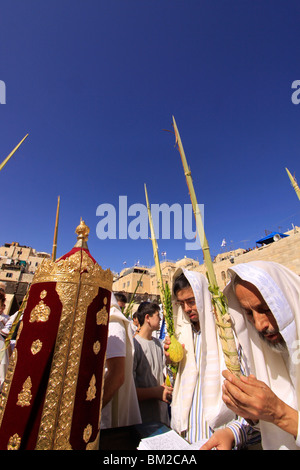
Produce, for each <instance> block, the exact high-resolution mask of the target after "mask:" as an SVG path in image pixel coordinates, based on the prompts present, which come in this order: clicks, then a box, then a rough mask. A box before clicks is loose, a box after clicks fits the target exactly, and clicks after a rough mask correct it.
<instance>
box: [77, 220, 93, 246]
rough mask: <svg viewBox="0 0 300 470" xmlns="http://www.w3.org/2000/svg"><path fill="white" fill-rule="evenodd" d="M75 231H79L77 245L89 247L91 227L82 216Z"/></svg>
mask: <svg viewBox="0 0 300 470" xmlns="http://www.w3.org/2000/svg"><path fill="white" fill-rule="evenodd" d="M75 233H77V243H76V245H75V247H80V248H87V247H88V246H87V240H88V236H89V233H90V229H89V227H88V226H87V225H86V224H85V222H84V220H82V217H80V224H79V225H78V226H77V227H76V230H75Z"/></svg>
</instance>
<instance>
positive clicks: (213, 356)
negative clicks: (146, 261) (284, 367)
mask: <svg viewBox="0 0 300 470" xmlns="http://www.w3.org/2000/svg"><path fill="white" fill-rule="evenodd" d="M181 273H183V274H184V275H185V277H186V278H187V280H188V281H189V283H190V285H191V287H192V289H193V292H194V296H195V300H196V306H197V311H198V314H199V323H200V329H201V359H200V368H201V374H200V375H201V393H202V397H203V398H202V406H203V412H204V417H205V420H206V421H207V423H208V424H209V425H210V426H211V427H212V428H216V427H219V426H221V425H223V424H225V423H227V422H228V421H230V420H231V419H233V417H234V415H233V413H232V412H231V411H229V410H228V409H226V406H225V405H224V403H223V401H222V398H221V396H222V393H221V387H222V381H223V378H222V375H221V373H222V370H224V369H225V368H226V367H225V362H224V359H223V353H222V350H221V346H220V343H219V340H218V335H217V332H216V326H215V320H214V313H213V309H212V303H211V295H210V293H209V290H208V282H207V279H206V277H205V276H204V275H203V274H201V273H199V272H194V271H188V270H186V269H183V268H179V269H178V270H177V271H176V272H175V274H174V278H173V282H174V281H175V279H176V278H177V277H178V276H179V275H180V274H181ZM175 302H176V298H175V296H174V295H173V314H174V323H175V332H176V335H177V337H178V340H179V342H180V343H182V344H184V346H185V351H186V354H185V357H184V359H183V360H182V361H181V362H180V365H179V370H178V374H177V377H176V381H175V386H174V391H173V397H172V414H171V417H172V422H171V427H172V428H173V429H175V430H176V431H177V432H179V433H181V432H183V431H185V430H186V429H187V426H188V416H189V412H190V409H191V404H192V399H193V393H194V389H195V386H196V383H197V378H198V374H199V371H198V369H197V366H196V360H195V354H194V342H193V333H192V328H191V322H190V319H189V317H188V316H187V315H186V314H185V313H184V311H183V309H182V308H181V307H179V306H178V305H176V303H175Z"/></svg>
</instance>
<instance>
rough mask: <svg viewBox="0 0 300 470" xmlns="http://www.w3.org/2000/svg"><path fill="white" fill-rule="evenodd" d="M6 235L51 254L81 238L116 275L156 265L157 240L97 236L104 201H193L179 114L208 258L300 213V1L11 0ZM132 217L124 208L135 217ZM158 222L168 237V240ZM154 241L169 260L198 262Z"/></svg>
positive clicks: (2, 117)
mask: <svg viewBox="0 0 300 470" xmlns="http://www.w3.org/2000/svg"><path fill="white" fill-rule="evenodd" d="M0 13H1V14H0V59H1V60H0V64H1V68H0V80H2V81H4V82H5V85H6V104H5V105H1V106H0V124H1V127H0V128H1V141H0V160H1V161H2V160H4V158H5V157H6V156H7V155H8V154H9V152H10V151H11V150H12V149H13V148H14V147H15V145H16V144H17V143H18V142H19V141H20V140H21V139H22V138H23V137H24V136H25V134H27V133H28V134H29V137H28V138H27V140H26V141H25V142H24V144H23V145H22V147H21V148H20V149H19V151H18V152H17V153H16V154H15V156H14V157H13V159H11V160H10V162H9V163H8V164H7V165H6V166H5V168H4V169H3V170H2V171H1V174H0V177H1V193H2V208H3V209H2V224H1V232H0V243H1V244H3V243H6V242H12V241H18V242H19V243H20V244H22V245H29V246H32V247H34V248H36V249H37V250H39V251H47V252H50V253H51V251H52V242H53V232H54V224H55V214H56V204H57V197H58V195H60V198H61V204H60V220H59V232H58V249H57V255H58V256H60V255H63V254H65V253H66V252H67V251H69V250H70V249H71V247H72V246H73V245H74V243H75V241H76V235H75V233H74V230H75V228H76V226H77V225H78V223H79V221H80V217H82V218H83V219H84V220H85V222H86V223H87V225H89V227H90V230H91V232H90V236H89V248H90V251H91V253H92V255H93V256H94V257H95V258H96V259H97V261H98V262H99V264H101V265H102V266H103V267H105V268H108V267H109V268H111V269H112V270H114V271H120V270H121V269H122V268H123V266H124V265H123V262H124V261H126V262H127V266H131V265H133V264H134V263H135V262H136V261H137V260H140V263H141V264H145V265H151V264H153V252H152V244H151V241H150V240H144V239H138V240H131V239H129V238H128V239H127V240H120V239H118V237H117V239H106V240H100V239H99V238H98V237H97V234H96V227H97V224H98V223H99V221H100V217H99V216H97V215H96V210H97V207H98V206H99V205H101V204H105V203H107V204H112V205H113V206H114V207H115V208H116V211H117V214H118V202H119V196H127V201H128V206H131V205H132V204H136V203H140V204H145V195H144V183H146V185H147V189H148V194H149V199H150V203H152V204H154V203H155V204H162V203H166V204H169V205H170V206H171V205H172V204H173V203H179V204H180V205H182V206H183V205H184V204H189V203H190V199H189V195H188V190H187V186H186V182H185V177H184V174H183V169H182V166H181V161H180V157H179V153H178V151H177V150H176V149H175V146H174V144H175V140H174V136H173V135H172V134H171V133H169V132H165V130H164V129H169V130H171V129H172V115H174V116H175V119H176V122H177V125H178V128H179V131H180V134H181V138H182V141H183V145H184V149H185V153H186V156H187V159H188V163H189V165H190V167H191V170H192V175H193V181H194V185H195V190H196V194H197V198H198V203H199V204H204V207H205V230H206V235H207V238H208V242H209V245H210V248H211V253H212V255H213V256H214V255H216V254H217V253H218V252H220V251H221V243H222V240H223V238H225V239H226V241H227V247H228V248H233V249H235V248H239V247H241V248H248V247H253V246H254V245H255V241H256V240H257V239H259V238H261V237H263V236H264V235H265V230H269V231H276V230H278V229H280V230H282V231H285V230H287V229H291V228H292V224H294V225H300V220H299V219H300V205H299V200H298V199H297V196H296V194H295V192H294V190H293V189H292V187H291V185H290V183H289V180H288V177H287V174H286V172H285V167H288V168H289V169H290V171H291V172H292V173H295V174H296V177H297V176H298V181H300V159H299V153H300V145H299V122H300V105H295V104H293V103H292V100H291V96H292V93H293V91H294V90H292V88H291V85H292V83H293V81H294V80H300V69H299V48H300V47H299V46H300V30H299V21H300V5H299V4H298V3H297V2H292V1H283V0H282V1H278V0H272V1H268V0H260V1H256V0H243V1H239V2H237V1H231V0H228V1H221V0H206V1H202V0H186V1H183V0H162V1H157V0H155V1H154V0H144V1H140V0H126V1H124V0H105V1H103V0H88V1H82V0H75V1H70V0H59V1H57V0H51V1H50V0H44V1H43V2H40V1H38V0H26V1H24V0H22V1H21V0H14V2H13V3H12V2H1V7H0ZM130 220H132V217H131V218H129V221H130ZM159 237H160V234H158V238H159ZM186 241H187V240H186V239H184V238H183V239H182V240H174V237H172V234H171V237H170V239H169V240H163V239H159V240H158V243H159V249H160V251H166V252H167V258H168V259H171V260H177V259H179V258H182V257H183V256H185V255H186V256H188V257H194V258H196V259H197V258H198V259H199V261H202V252H201V250H200V251H197V252H196V251H190V250H189V251H187V250H186V249H185V248H186Z"/></svg>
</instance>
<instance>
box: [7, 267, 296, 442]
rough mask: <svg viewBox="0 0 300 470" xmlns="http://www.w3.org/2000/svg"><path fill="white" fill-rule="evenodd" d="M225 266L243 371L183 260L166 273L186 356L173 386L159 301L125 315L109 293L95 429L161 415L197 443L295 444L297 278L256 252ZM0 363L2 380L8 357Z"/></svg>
mask: <svg viewBox="0 0 300 470" xmlns="http://www.w3.org/2000/svg"><path fill="white" fill-rule="evenodd" d="M229 272H230V275H231V280H230V282H229V283H228V284H227V286H226V287H225V289H224V291H223V293H224V295H225V298H226V299H227V302H228V313H229V315H230V318H231V323H232V330H233V334H234V339H235V343H236V348H237V351H238V357H239V365H240V370H241V375H240V376H236V375H234V374H233V373H231V372H230V371H229V370H228V369H227V368H226V365H225V360H224V355H223V350H222V347H221V341H220V337H219V334H218V331H217V329H216V321H215V313H214V309H213V303H212V298H211V292H210V290H209V286H208V282H207V278H206V277H205V276H204V275H202V274H201V273H199V272H195V271H188V270H186V269H181V268H180V269H178V270H177V271H176V272H175V274H174V277H173V284H172V304H173V315H174V323H175V332H176V336H177V339H178V340H179V341H180V343H181V344H182V345H183V347H184V357H183V359H182V361H181V362H180V363H179V367H178V371H177V374H176V379H175V382H174V383H173V384H172V385H171V384H170V383H168V384H167V382H166V371H167V366H168V363H169V362H170V358H169V353H168V349H169V345H170V338H169V337H168V334H167V333H166V334H165V331H164V332H163V331H162V330H163V328H164V325H163V324H162V323H163V322H162V311H161V306H160V305H158V304H156V303H154V302H142V303H141V304H140V305H139V306H138V308H137V310H136V312H135V314H134V315H133V316H132V318H131V317H128V318H127V316H126V315H124V313H123V311H124V308H125V305H126V303H127V298H126V296H124V294H118V293H112V297H111V306H110V316H109V328H108V340H107V350H106V363H105V375H104V388H103V402H102V413H101V429H107V428H116V427H123V426H130V425H136V424H140V423H150V422H159V423H162V424H165V425H166V426H168V427H170V428H171V429H174V430H175V431H176V432H177V433H178V434H179V435H181V436H182V437H183V438H184V439H186V441H188V442H189V443H191V444H194V443H197V442H201V446H199V449H201V450H210V449H220V450H231V449H236V450H239V449H256V448H261V449H264V450H269V449H272V450H277V449H290V450H300V419H299V410H300V278H299V276H297V275H296V274H295V273H293V272H292V271H290V270H289V269H287V268H286V267H284V266H282V265H279V264H277V263H273V262H263V261H257V262H249V263H245V264H238V265H236V266H233V267H232V268H231V269H230V270H229ZM4 306H5V291H4V290H3V289H2V290H1V289H0V321H1V322H2V323H1V325H0V330H1V335H5V324H6V323H7V322H8V320H9V319H8V318H6V317H5V315H4V314H3V310H4ZM162 332H163V333H164V334H161V333H162ZM1 338H2V339H1V341H2V344H3V343H4V336H2V337H1ZM162 338H163V339H162ZM12 347H13V345H12ZM0 366H1V380H3V377H4V376H5V368H6V367H7V357H3V358H2V362H1V364H0ZM203 442H205V443H204V444H203Z"/></svg>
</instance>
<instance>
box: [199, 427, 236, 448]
mask: <svg viewBox="0 0 300 470" xmlns="http://www.w3.org/2000/svg"><path fill="white" fill-rule="evenodd" d="M233 446H234V436H233V432H232V431H231V430H230V429H229V428H224V429H219V430H218V431H216V432H215V433H214V434H213V435H212V436H211V438H210V439H208V441H207V442H206V443H205V444H204V445H203V446H202V447H201V448H200V450H212V449H217V450H231V449H232V448H233Z"/></svg>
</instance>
